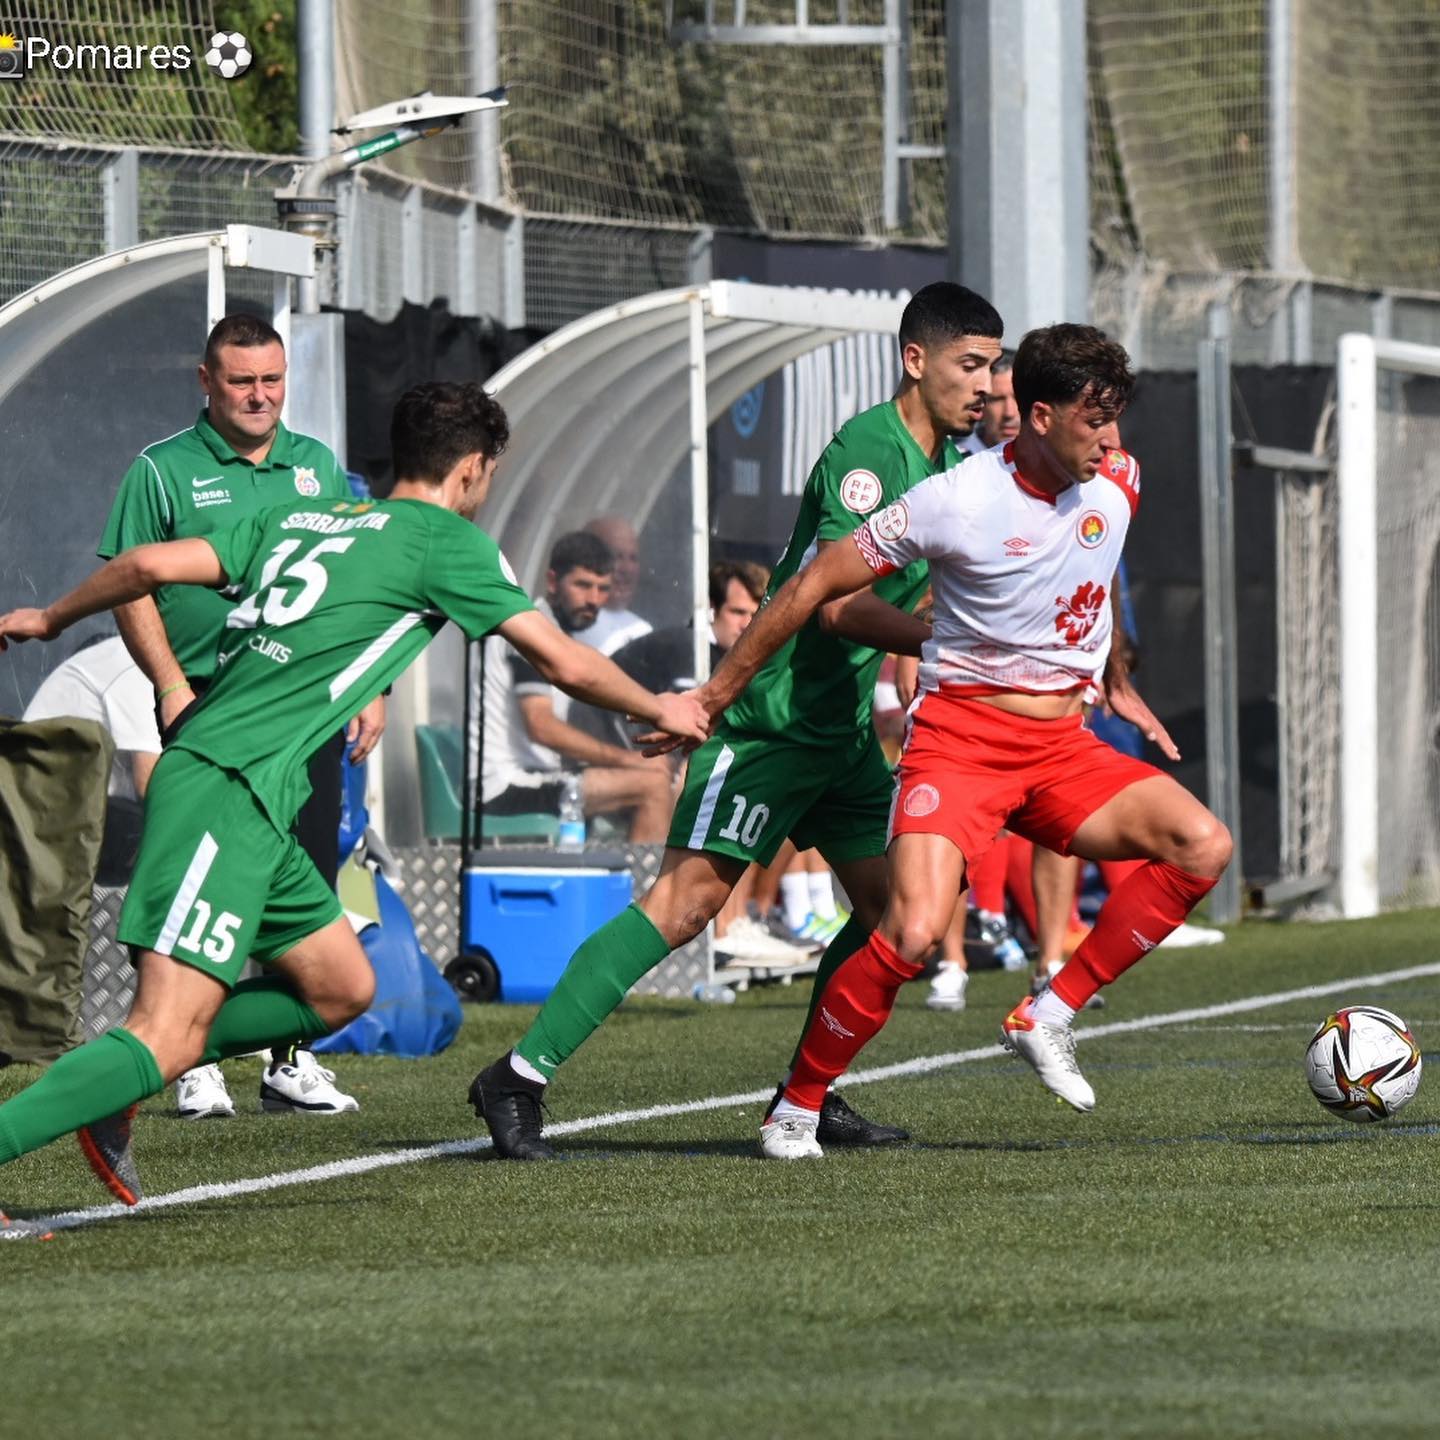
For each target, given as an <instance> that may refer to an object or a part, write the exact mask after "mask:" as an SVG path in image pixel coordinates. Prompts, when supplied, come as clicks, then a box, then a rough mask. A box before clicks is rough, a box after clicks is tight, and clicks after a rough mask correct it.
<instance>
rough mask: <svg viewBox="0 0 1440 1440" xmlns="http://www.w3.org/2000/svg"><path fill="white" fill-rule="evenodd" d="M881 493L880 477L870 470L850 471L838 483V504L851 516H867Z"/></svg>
mask: <svg viewBox="0 0 1440 1440" xmlns="http://www.w3.org/2000/svg"><path fill="white" fill-rule="evenodd" d="M882 493H883V492H882V490H881V488H880V477H879V476H878V475H876V474H875V473H874V472H873V471H870V470H852V471H851V472H850V473H849V474H848V475H847V476H846V477H845V478H844V479H843V480H842V481H841V482H840V503H841V504H842V505H843V506H844V507H845V508H846V509H847V510H848V511H850V513H851V514H852V515H868V514H869V513H870V512H871V511H872V510H873V509H874V508H875V507H876V506H877V505H878V504H879V503H880V496H881V495H882Z"/></svg>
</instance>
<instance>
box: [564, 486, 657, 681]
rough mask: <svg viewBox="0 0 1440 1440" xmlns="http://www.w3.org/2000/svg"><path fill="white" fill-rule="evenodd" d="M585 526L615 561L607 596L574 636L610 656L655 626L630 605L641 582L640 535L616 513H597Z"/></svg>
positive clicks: (593, 648) (646, 633)
mask: <svg viewBox="0 0 1440 1440" xmlns="http://www.w3.org/2000/svg"><path fill="white" fill-rule="evenodd" d="M585 529H586V530H587V531H588V532H589V533H590V534H591V535H596V536H598V537H599V538H600V539H601V540H603V541H604V542H605V547H606V549H608V550H609V551H610V554H611V556H612V557H613V560H614V564H613V568H612V569H611V571H610V594H609V596H608V598H607V599H606V601H605V603H604V604H603V605H602V606H601V607H600V611H599V613H598V614H597V615H596V616H595V620H594V623H593V624H592V625H590V626H589V628H588V629H586V630H585V631H583V632H582V633H580V634H579V635H577V636H576V639H578V640H581V641H583V642H584V643H585V644H586V645H588V646H590V648H591V649H592V650H598V651H599V652H600V653H601V654H602V655H611V656H613V655H614V654H615V652H616V651H617V650H618V649H620V647H621V646H622V645H628V644H630V642H631V641H632V640H638V639H640V637H641V636H642V635H648V634H649V633H650V631H651V630H652V629H653V628H654V627H653V626H652V625H651V624H650V622H649V621H648V620H647V619H645V617H644V616H643V615H638V614H637V613H636V612H635V611H634V610H632V609H631V608H630V602H631V601H632V600H634V598H635V590H636V587H637V586H638V585H639V583H640V537H639V536H638V535H637V534H636V533H635V527H634V526H633V525H632V524H631V523H630V522H629V521H628V520H625V519H623V518H622V517H621V516H619V515H597V516H596V517H595V518H594V519H593V520H592V521H590V523H589V524H588V525H586V527H585Z"/></svg>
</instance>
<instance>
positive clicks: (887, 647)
mask: <svg viewBox="0 0 1440 1440" xmlns="http://www.w3.org/2000/svg"><path fill="white" fill-rule="evenodd" d="M871 579H874V576H873V574H872V576H871ZM820 628H821V629H822V630H824V631H825V632H826V634H829V635H839V636H840V637H841V638H842V639H844V640H850V641H853V642H854V643H855V644H857V645H868V646H869V647H870V648H871V649H872V650H883V651H884V652H885V654H887V655H918V654H919V653H920V651H921V650H922V649H923V648H924V645H925V642H926V641H927V640H928V639H929V638H930V626H929V625H928V624H927V623H926V622H925V621H924V620H921V619H919V618H918V617H917V616H914V615H911V614H909V613H908V612H907V611H904V610H902V609H900V607H899V606H898V605H892V604H891V603H890V602H889V601H888V600H882V599H881V598H880V597H879V596H878V595H877V594H876V593H875V592H874V591H873V590H859V591H857V592H856V593H855V594H854V595H846V596H845V597H844V598H843V599H841V600H832V601H830V602H829V604H827V605H822V606H821V607H820Z"/></svg>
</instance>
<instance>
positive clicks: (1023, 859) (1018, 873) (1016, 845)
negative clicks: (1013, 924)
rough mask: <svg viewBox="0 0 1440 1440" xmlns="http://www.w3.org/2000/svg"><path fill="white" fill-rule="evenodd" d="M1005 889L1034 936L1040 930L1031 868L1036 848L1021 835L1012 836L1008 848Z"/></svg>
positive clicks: (1026, 926)
mask: <svg viewBox="0 0 1440 1440" xmlns="http://www.w3.org/2000/svg"><path fill="white" fill-rule="evenodd" d="M1005 848H1006V851H1007V852H1008V853H1007V855H1006V867H1005V888H1006V889H1007V890H1008V891H1009V892H1010V899H1011V900H1012V901H1013V902H1014V904H1015V908H1016V910H1018V911H1019V912H1020V918H1021V919H1022V920H1023V921H1024V922H1025V928H1026V929H1027V930H1029V932H1030V933H1031V934H1032V935H1034V934H1036V933H1037V932H1038V930H1039V928H1040V922H1039V920H1038V919H1037V918H1036V914H1035V885H1034V882H1033V881H1032V880H1031V878H1030V868H1031V866H1032V865H1033V864H1034V861H1035V847H1034V845H1032V844H1031V843H1030V841H1028V840H1026V839H1024V838H1023V837H1022V836H1019V835H1012V836H1011V837H1010V843H1009V845H1007V846H1006V847H1005Z"/></svg>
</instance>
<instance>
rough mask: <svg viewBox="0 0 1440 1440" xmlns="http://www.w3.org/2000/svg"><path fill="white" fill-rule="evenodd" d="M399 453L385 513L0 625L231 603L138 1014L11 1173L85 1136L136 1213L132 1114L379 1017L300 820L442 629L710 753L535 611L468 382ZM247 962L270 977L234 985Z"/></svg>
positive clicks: (76, 1058) (433, 404) (123, 573)
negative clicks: (153, 1099) (510, 555)
mask: <svg viewBox="0 0 1440 1440" xmlns="http://www.w3.org/2000/svg"><path fill="white" fill-rule="evenodd" d="M391 438H392V446H393V449H394V459H395V473H396V475H398V476H399V477H400V479H399V480H398V481H397V483H396V485H395V488H394V489H393V491H392V492H391V494H390V496H389V498H387V499H385V500H381V501H375V502H365V503H358V502H355V501H338V502H337V501H323V502H322V501H318V500H303V499H302V500H298V501H294V502H291V503H289V504H287V505H284V506H280V507H277V508H274V509H271V510H267V511H264V512H262V513H260V514H257V515H254V516H251V517H250V518H248V519H247V520H245V521H243V522H242V523H241V524H239V525H237V526H235V527H234V528H233V529H229V530H222V531H216V532H215V533H213V534H210V535H207V536H206V537H204V538H203V539H201V538H194V539H186V540H175V541H169V542H165V543H162V544H156V545H142V546H139V547H138V548H136V549H133V550H127V551H126V552H124V553H123V554H122V555H120V556H119V557H118V558H116V559H114V560H111V561H110V562H109V563H108V564H107V565H106V566H104V567H103V568H102V569H100V570H98V571H96V572H95V573H94V574H93V575H92V576H90V578H89V579H88V580H86V581H84V582H83V583H82V584H80V585H79V586H77V587H76V589H74V590H73V591H71V592H70V594H68V595H66V596H65V597H64V598H63V599H61V600H58V601H56V602H55V603H54V604H53V605H51V606H50V607H49V608H48V609H44V610H34V609H28V610H15V611H12V612H11V613H9V614H8V615H0V648H4V645H5V642H6V640H7V639H8V640H27V639H42V640H49V639H53V638H54V637H55V636H56V635H58V634H59V633H60V632H61V631H62V630H64V629H65V628H66V627H67V626H68V625H70V624H72V623H73V622H75V621H76V620H79V619H81V618H83V617H84V616H86V615H92V614H95V613H96V612H97V611H99V610H104V609H110V608H112V607H113V606H115V605H117V604H122V603H125V602H127V601H130V600H133V599H135V598H136V597H137V596H140V595H148V594H152V593H153V592H154V591H155V590H156V589H157V588H158V587H159V586H161V585H177V584H179V585H205V586H210V587H211V588H214V589H224V590H226V591H228V592H230V594H231V595H232V596H234V597H236V598H238V600H239V603H238V604H237V605H236V606H235V608H234V609H233V610H232V611H231V612H230V614H229V616H228V618H227V620H226V628H225V634H224V639H223V640H222V644H221V664H220V669H219V673H218V674H217V676H216V678H215V682H214V684H213V685H212V686H211V687H210V689H209V691H208V692H207V693H206V695H205V696H204V697H203V698H202V699H201V700H200V702H199V704H198V706H197V707H196V709H195V711H194V713H193V715H192V717H191V719H190V720H189V722H188V723H187V724H186V725H185V726H184V728H183V729H182V730H181V732H180V734H179V735H178V736H177V737H176V739H175V740H174V741H173V742H172V744H171V746H170V747H169V748H168V749H167V750H166V752H165V754H164V755H163V756H162V757H161V759H160V762H159V764H158V765H157V766H156V768H155V773H154V777H153V778H152V780H151V784H150V790H149V794H148V796H147V803H146V807H145V830H144V835H143V837H142V840H141V846H140V857H139V860H138V862H137V864H136V868H135V874H134V878H133V880H132V881H131V884H130V890H129V893H128V895H127V896H126V900H125V906H124V909H123V910H122V911H121V915H120V924H119V938H120V939H121V940H122V941H124V942H125V943H126V944H127V945H129V946H130V947H131V955H132V958H133V961H134V963H135V966H136V969H137V971H138V975H139V983H138V988H137V992H136V997H135V1004H134V1008H133V1009H132V1010H131V1012H130V1016H129V1018H128V1019H127V1020H126V1022H125V1024H124V1025H123V1026H122V1027H120V1028H118V1029H115V1030H111V1031H110V1032H109V1033H108V1034H106V1035H102V1036H101V1037H100V1038H99V1039H98V1040H94V1041H91V1042H90V1043H89V1044H87V1045H82V1046H81V1047H79V1048H78V1049H76V1050H72V1051H70V1052H69V1053H68V1054H66V1055H64V1056H62V1057H61V1058H60V1059H59V1060H57V1061H56V1062H55V1064H54V1065H52V1066H51V1067H50V1069H49V1070H48V1071H47V1072H46V1073H45V1074H44V1075H43V1076H42V1077H41V1078H40V1079H39V1080H37V1081H36V1082H35V1084H33V1085H31V1086H30V1087H29V1088H28V1089H27V1090H25V1091H23V1092H22V1093H21V1094H19V1095H17V1096H15V1097H14V1098H13V1099H12V1100H10V1101H9V1102H7V1103H6V1104H4V1105H0V1163H3V1162H4V1161H7V1160H13V1159H15V1158H16V1157H17V1156H19V1155H23V1154H25V1153H26V1152H28V1151H31V1150H34V1149H36V1148H37V1147H39V1146H41V1145H44V1144H46V1143H47V1142H48V1141H51V1140H53V1139H55V1138H57V1137H58V1136H60V1135H64V1134H66V1133H67V1132H69V1131H72V1130H74V1131H78V1132H79V1137H80V1142H81V1147H82V1149H83V1150H84V1152H85V1155H86V1158H87V1159H88V1160H89V1161H90V1164H91V1166H92V1168H93V1169H94V1170H95V1172H96V1173H97V1174H98V1175H99V1176H100V1178H101V1179H102V1180H103V1181H104V1182H105V1183H106V1185H107V1186H108V1187H109V1188H110V1190H111V1191H112V1192H113V1193H114V1194H115V1195H116V1196H117V1197H118V1198H119V1199H121V1200H123V1201H125V1202H127V1203H130V1204H133V1203H135V1201H136V1200H137V1199H138V1197H139V1180H138V1177H137V1175H136V1172H135V1166H134V1161H133V1157H132V1155H131V1151H130V1122H131V1118H132V1117H133V1115H134V1112H135V1109H136V1107H137V1105H138V1102H139V1101H141V1100H143V1099H145V1098H146V1097H147V1096H150V1095H154V1094H157V1093H158V1092H159V1091H160V1090H161V1088H162V1087H163V1086H164V1085H165V1084H166V1083H167V1082H168V1081H170V1080H173V1079H174V1078H175V1076H177V1075H179V1074H180V1073H181V1072H182V1071H184V1070H187V1069H189V1068H190V1067H191V1066H193V1065H195V1064H196V1063H198V1062H201V1061H204V1062H206V1063H209V1062H212V1061H214V1060H217V1059H221V1058H223V1057H225V1056H227V1055H242V1054H247V1053H249V1052H252V1051H255V1050H260V1049H263V1048H265V1047H266V1046H268V1045H271V1044H275V1043H278V1042H280V1041H288V1040H291V1039H293V1038H295V1037H296V1036H299V1037H301V1038H302V1039H315V1038H317V1037H318V1036H321V1035H325V1034H328V1033H329V1032H330V1031H331V1030H334V1029H336V1028H337V1027H339V1026H341V1025H344V1024H346V1023H347V1022H348V1021H350V1020H351V1019H353V1018H354V1017H355V1016H356V1015H358V1014H360V1013H361V1012H362V1011H363V1010H364V1009H365V1007H366V1006H367V1005H368V1004H369V1003H370V1000H371V997H372V995H373V992H374V983H375V982H374V975H373V972H372V971H371V968H370V963H369V961H368V960H367V959H366V956H365V952H364V950H363V949H362V948H361V946H360V942H359V940H358V939H357V938H356V937H355V934H354V932H353V931H352V930H351V927H350V923H349V921H348V920H347V919H346V918H345V917H344V914H343V912H342V910H341V908H340V902H339V901H338V900H337V899H336V896H335V892H334V890H333V889H332V888H331V886H330V885H329V884H327V883H326V882H325V880H323V879H322V878H321V876H320V874H319V872H318V871H317V870H316V868H315V865H314V863H313V862H312V861H311V860H310V859H309V857H308V856H306V855H305V853H304V852H303V851H302V850H301V849H300V847H299V844H298V842H297V840H296V839H295V837H294V836H293V835H291V834H290V833H289V832H290V823H291V821H292V820H293V819H294V817H295V812H296V811H297V809H298V808H299V807H300V805H301V804H302V802H303V801H304V799H305V794H306V791H307V789H308V782H307V780H306V774H305V762H306V760H307V759H308V758H309V756H310V755H311V754H312V753H313V752H314V750H315V749H316V747H317V746H319V745H321V744H323V743H324V741H325V738H326V737H327V736H328V735H331V734H333V733H334V731H335V730H336V729H337V728H338V727H339V726H340V725H341V724H342V723H343V722H344V721H345V720H346V719H347V718H348V717H349V716H351V715H354V714H355V713H356V712H357V711H358V710H359V709H360V707H361V706H362V705H364V704H365V703H366V702H367V701H368V700H370V699H371V698H372V697H373V696H375V695H378V694H379V693H380V692H381V691H382V690H383V689H384V688H385V687H386V686H387V685H389V684H390V683H391V682H392V681H393V680H394V679H395V677H396V676H397V675H399V674H400V672H401V671H402V670H404V668H405V667H406V666H407V665H408V664H409V663H410V661H411V660H413V659H414V658H415V656H416V655H418V654H419V653H420V651H421V650H422V649H423V648H424V647H425V646H426V645H427V644H428V643H429V641H430V640H431V639H432V638H433V637H434V635H435V634H436V633H437V632H438V631H439V630H440V628H441V627H442V626H443V625H444V624H445V623H446V621H447V620H453V621H454V622H455V624H456V625H458V626H459V627H460V629H461V630H463V631H464V632H465V634H466V635H468V636H470V637H472V638H476V639H478V638H479V637H481V636H483V635H488V634H490V633H491V632H492V631H498V632H499V633H500V634H502V635H503V636H504V637H505V638H506V639H507V640H508V641H509V642H510V643H511V644H512V645H513V646H514V647H515V648H516V649H517V650H518V651H519V652H520V653H521V654H522V655H524V656H525V658H526V659H527V660H529V661H530V663H531V664H532V665H533V666H534V667H535V668H536V669H537V670H538V671H539V672H540V673H541V674H542V675H543V676H544V677H545V678H546V679H547V680H549V681H550V682H551V683H553V684H555V685H558V686H560V687H561V688H562V689H564V690H566V691H568V692H569V693H570V694H572V695H575V696H577V697H579V698H581V699H583V700H587V701H589V702H591V703H592V704H598V705H603V706H605V707H607V708H609V709H612V710H618V711H622V712H625V713H628V714H632V715H635V716H637V717H641V718H643V719H648V720H653V721H655V722H656V723H657V724H658V725H659V726H660V727H661V728H662V729H664V730H667V731H669V732H670V733H671V734H675V735H689V736H691V737H692V738H694V739H696V740H699V739H703V738H704V737H705V735H706V734H707V733H708V730H709V724H708V719H707V717H706V716H705V714H704V712H703V710H702V709H701V708H700V705H699V703H698V701H696V700H694V699H691V698H689V697H683V696H676V695H668V696H660V697H658V698H657V697H656V696H654V695H652V694H651V693H650V692H649V691H648V690H646V689H644V688H643V687H641V686H640V685H638V684H636V683H635V682H634V681H632V680H631V679H629V677H628V676H626V675H625V674H624V672H623V671H621V670H620V669H619V668H618V667H617V666H616V665H615V664H614V663H613V662H612V661H610V660H608V659H606V658H605V657H604V656H602V655H600V654H599V653H598V652H596V651H594V650H592V649H590V648H589V647H588V646H585V645H582V644H580V642H579V641H577V640H573V639H571V638H570V637H569V636H567V635H564V634H562V632H561V631H560V630H559V629H558V628H557V627H556V626H555V625H554V624H552V623H551V622H550V621H549V620H547V619H546V618H545V617H544V616H542V615H541V614H539V612H538V611H536V609H535V607H534V605H533V604H532V603H531V601H530V598H529V596H528V595H526V594H525V592H524V591H523V590H522V589H521V588H520V587H519V586H518V585H517V584H516V583H515V580H514V576H513V575H512V574H511V572H510V569H509V566H508V565H507V564H506V562H505V560H504V557H503V556H502V555H501V554H500V551H499V549H498V548H497V546H496V544H495V542H494V541H493V540H492V539H491V538H490V537H489V536H488V535H486V534H485V533H484V532H483V531H481V530H479V529H477V528H476V527H475V526H474V525H473V524H470V523H469V521H468V519H467V518H465V517H468V516H470V515H473V513H474V512H475V510H476V508H477V507H478V506H479V505H480V503H481V501H482V500H483V499H484V498H485V494H486V492H487V490H488V489H489V486H490V481H491V477H492V475H493V474H494V470H495V461H496V457H498V455H499V454H500V452H501V450H502V449H503V448H504V445H505V442H506V439H507V438H508V425H507V422H506V419H505V414H504V411H503V410H501V408H500V406H499V405H498V404H497V403H496V402H495V401H494V400H492V399H491V398H490V397H489V396H488V395H487V394H486V393H485V391H484V390H483V389H481V387H480V386H478V385H444V384H431V385H422V386H419V387H417V388H416V389H414V390H411V391H409V392H408V393H407V394H406V395H404V396H403V397H402V398H401V400H400V402H399V404H398V405H397V406H396V410H395V416H394V420H393V422H392V427H391ZM252 956H253V957H254V958H255V959H257V960H259V961H260V962H262V964H264V965H266V966H267V968H268V971H269V973H268V974H266V975H264V976H262V977H261V978H258V979H253V980H247V981H243V982H240V981H239V974H240V970H241V968H242V966H243V965H244V963H245V961H246V959H247V958H248V957H252ZM237 982H239V983H237ZM117 1111H118V1113H116V1112H117Z"/></svg>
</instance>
